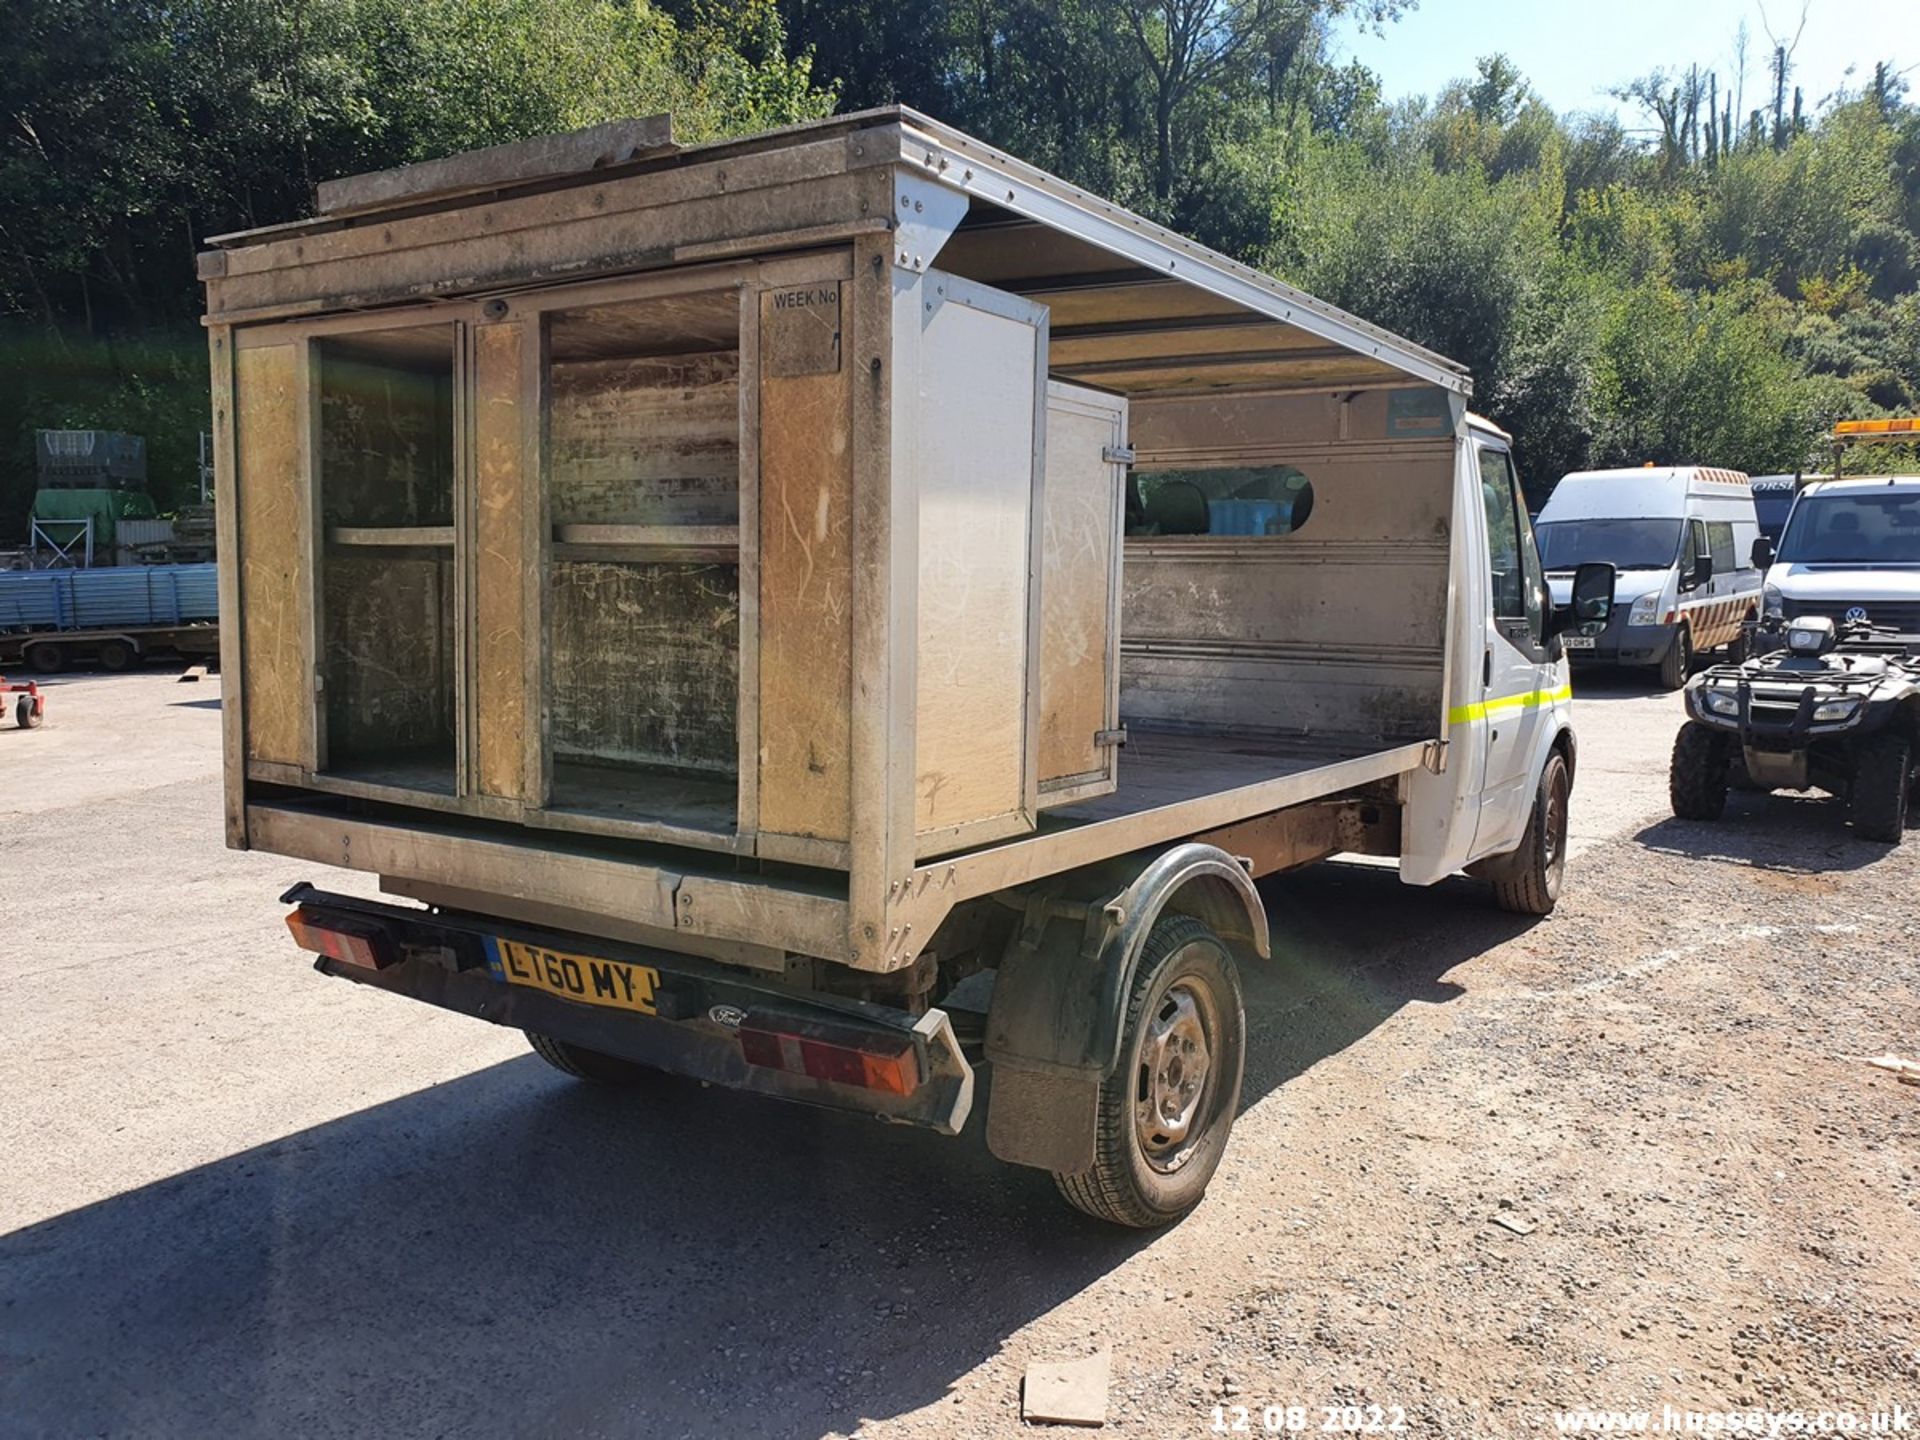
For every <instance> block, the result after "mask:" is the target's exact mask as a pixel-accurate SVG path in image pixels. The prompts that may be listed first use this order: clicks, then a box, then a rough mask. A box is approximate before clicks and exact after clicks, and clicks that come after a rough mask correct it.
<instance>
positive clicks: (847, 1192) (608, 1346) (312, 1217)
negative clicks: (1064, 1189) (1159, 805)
mask: <svg viewBox="0 0 1920 1440" xmlns="http://www.w3.org/2000/svg"><path fill="white" fill-rule="evenodd" d="M1264 888H1265V890H1266V894H1267V902H1268V905H1269V908H1270V910H1271V912H1272V914H1273V919H1274V933H1275V941H1276V955H1277V963H1276V964H1275V965H1274V966H1273V967H1271V968H1263V969H1261V970H1259V971H1257V972H1255V973H1252V974H1249V975H1248V977H1247V995H1248V1008H1249V1014H1250V1019H1251V1022H1252V1027H1253V1032H1254V1040H1253V1044H1252V1046H1251V1047H1250V1054H1249V1062H1248V1084H1247V1100H1248V1103H1249V1104H1252V1103H1254V1102H1257V1101H1258V1100H1259V1099H1261V1098H1262V1097H1265V1096H1268V1095H1272V1094H1274V1093H1275V1092H1281V1093H1284V1091H1285V1089H1286V1087H1287V1085H1288V1084H1289V1083H1290V1082H1291V1081H1293V1080H1294V1079H1295V1077H1297V1076H1299V1075H1301V1074H1302V1073H1303V1072H1304V1071H1305V1070H1307V1069H1308V1068H1309V1067H1310V1066H1311V1065H1313V1064H1314V1063H1315V1062H1316V1061H1318V1060H1319V1059H1321V1058H1322V1057H1324V1056H1326V1055H1328V1054H1331V1053H1333V1052H1335V1051H1338V1050H1341V1049H1344V1048H1345V1047H1347V1046H1350V1045H1354V1044H1356V1043H1361V1042H1362V1041H1364V1039H1365V1037H1366V1036H1367V1035H1368V1034H1369V1032H1370V1031H1372V1030H1373V1028H1374V1027H1375V1026H1377V1025H1379V1024H1380V1023H1381V1022H1382V1021H1383V1020H1385V1019H1386V1018H1387V1017H1388V1016H1390V1015H1392V1014H1394V1013H1395V1012H1396V1011H1398V1010H1399V1009H1401V1008H1402V1007H1403V1006H1405V1005H1407V1004H1409V1003H1413V1002H1440V1001H1444V1000H1447V999H1449V998H1451V997H1452V996H1454V995H1457V994H1459V993H1461V990H1460V987H1459V986H1458V985H1455V984H1450V983H1448V982H1447V981H1445V980H1444V979H1443V978H1442V977H1443V976H1445V975H1446V973H1447V972H1448V971H1449V970H1453V969H1455V968H1456V967H1458V966H1461V965H1463V964H1465V963H1466V962H1469V961H1471V960H1472V959H1473V958H1474V957H1475V956H1476V955H1478V954H1480V953H1482V952H1483V951H1485V950H1487V949H1489V948H1491V947H1492V946H1495V945H1497V944H1499V943H1500V942H1501V941H1502V940H1504V939H1506V938H1508V937H1510V936H1511V935H1513V934H1515V933H1517V932H1518V931H1519V930H1520V929H1522V928H1524V922H1522V921H1519V920H1516V919H1515V918H1514V917H1511V916H1505V915H1501V914H1499V913H1498V912H1495V911H1494V910H1492V909H1491V907H1490V906H1488V904H1487V903H1486V900H1485V891H1484V887H1481V886H1477V885H1473V884H1470V883H1468V882H1464V881H1462V882H1455V883H1450V884H1447V885H1442V886H1440V887H1437V888H1436V889H1434V890H1431V891H1415V890H1409V889H1406V888H1404V887H1402V886H1400V885H1399V883H1398V881H1397V879H1396V878H1395V877H1394V875H1393V874H1392V873H1391V872H1390V871H1381V870H1377V869H1368V868H1363V867H1354V866H1344V867H1343V866H1323V867H1319V868H1317V869H1315V870H1313V871H1310V872H1306V873H1304V874H1302V875H1300V876H1296V877H1289V878H1287V879H1284V880H1281V881H1279V882H1277V883H1272V884H1269V885H1267V886H1266V887H1264ZM312 983H322V982H320V981H319V980H318V979H317V978H316V979H315V980H314V981H313V982H312ZM394 1003H400V1002H397V1001H396V1002H394ZM316 1043H317V1044H319V1045H322V1046H324V1044H325V1041H324V1037H319V1038H317V1039H316ZM982 1114H983V1109H982V1108H979V1107H977V1108H976V1112H975V1121H974V1123H973V1124H972V1125H971V1126H970V1127H969V1131H968V1133H967V1134H966V1135H965V1136H963V1137H961V1138H960V1139H959V1140H945V1139H941V1138H939V1137H937V1136H933V1135H929V1134H923V1133H920V1132H917V1131H909V1130H900V1129H890V1128H887V1127H884V1126H881V1125H878V1124H874V1123H871V1122H866V1121H862V1120H858V1119H854V1118H849V1117H844V1116H838V1115H833V1114H828V1113H825V1112H820V1111H814V1110H808V1109H804V1108H800V1107H795V1106H784V1105H780V1104H778V1103H776V1102H771V1101H765V1100H758V1099H754V1098H750V1097H745V1096H739V1095H734V1094H732V1093H729V1092H725V1091H719V1090H702V1089H699V1088H697V1087H693V1086H687V1085H681V1084H679V1083H678V1082H669V1083H666V1084H663V1085H662V1086H660V1087H659V1088H657V1089H654V1090H649V1091H641V1092H624V1093H623V1092H614V1091H606V1090H601V1089H596V1088H594V1087H592V1086H587V1085H582V1084H579V1083H576V1082H572V1081H569V1080H567V1079H565V1078H563V1077H561V1076H559V1075H557V1074H555V1073H554V1072H552V1071H550V1070H548V1069H547V1068H546V1067H545V1066H544V1065H543V1064H542V1063H541V1062H540V1061H538V1060H536V1059H534V1058H532V1057H531V1056H529V1057H527V1058H525V1059H520V1060H513V1061H509V1062H506V1063H503V1064H498V1065H495V1066H492V1067H490V1068H488V1069H484V1070H480V1071H477V1072H475V1073H473V1074H470V1075H467V1076H464V1077H463V1078H461V1079H458V1080H455V1081H452V1082H449V1083H447V1084H443V1085H440V1086H437V1087H435V1088H432V1089H429V1090H426V1091H422V1092H419V1093H417V1094H413V1095H409V1096H406V1097H404V1098H402V1099H399V1100H395V1101H392V1102H390V1103H387V1104H382V1105H377V1106H373V1107H370V1108H368V1109H366V1110H363V1111H360V1112H358V1113H355V1114H352V1115H347V1116H344V1117H342V1118H341V1119H339V1120H336V1121H333V1122H331V1123H329V1124H325V1125H320V1126H317V1127H315V1128H313V1129H310V1130H306V1131H302V1132H299V1133H297V1134H293V1135H289V1136H288V1137H287V1138H285V1139H283V1140H279V1141H276V1142H274V1143H271V1144H267V1145H263V1146H260V1147H258V1148H256V1149H252V1150H248V1151H245V1152H243V1153H240V1154H236V1155H233V1156H229V1157H227V1158H225V1159H222V1160H219V1161H216V1162H214V1163H212V1164H208V1165H204V1166H202V1167H200V1168H198V1169H195V1170H191V1171H188V1172H186V1173H183V1174H180V1175H177V1176H174V1177H172V1178H170V1179H167V1180H164V1181H161V1182H158V1183H155V1184H151V1185H147V1186H144V1187H142V1188H139V1189H136V1190H132V1191H129V1192H127V1193H125V1194H121V1195H117V1196H114V1197H112V1198H110V1199H107V1200H103V1201H100V1202H99V1203H97V1204H93V1205H90V1206H87V1207H85V1208H82V1209H79V1210H76V1211H73V1212H70V1213H68V1214H65V1215H61V1216H58V1217H56V1218H54V1219H51V1220H48V1221H46V1222H44V1223H41V1224H37V1225H34V1226H31V1227H28V1228H26V1229H23V1230H20V1231H18V1232H16V1233H14V1234H12V1235H8V1236H6V1237H4V1238H0V1413H3V1414H5V1415H7V1416H8V1422H7V1428H8V1430H9V1431H10V1433H14V1434H40V1433H58V1434H75V1433H96V1432H111V1433H135V1434H141V1435H147V1436H153V1435H176V1434H177V1435H193V1436H196V1437H197V1436H201V1435H206V1434H215V1435H220V1434H262V1433H286V1432H289V1431H290V1432H293V1433H299V1434H303V1435H311V1434H333V1433H343V1434H344V1433H356V1434H357V1433H365V1432H367V1431H382V1432H400V1431H405V1432H408V1433H425V1434H460V1435H463V1436H475V1435H483V1436H484V1435H507V1434H511V1435H526V1434H536V1433H568V1434H623V1435H645V1436H649V1437H653V1436H661V1437H665V1436H674V1435H727V1436H738V1435H756V1436H783V1437H805V1440H810V1437H814V1436H818V1435H820V1434H822V1433H823V1432H826V1431H829V1430H843V1431H844V1430H848V1429H851V1428H853V1427H854V1426H856V1425H857V1424H858V1423H859V1421H860V1420H861V1418H863V1417H884V1416H891V1415H897V1414H900V1413H902V1412H905V1411H909V1410H913V1409H917V1408H919V1407H921V1406H925V1405H928V1404H932V1403H935V1402H939V1401H941V1400H942V1398H943V1396H944V1395H945V1393H946V1392H947V1390H948V1388H949V1387H950V1385H951V1384H952V1382H953V1381H954V1380H955V1379H956V1378H958V1377H960V1376H962V1375H964V1374H965V1373H966V1372H968V1371H969V1370H971V1369H972V1368H973V1367H975V1366H976V1365H978V1364H979V1363H981V1362H982V1361H983V1360H985V1359H987V1358H988V1357H989V1356H991V1355H992V1354H993V1353H995V1352H996V1351H997V1350H998V1349H999V1348H1000V1347H1001V1346H1002V1345H1003V1344H1004V1343H1005V1342H1006V1340H1007V1338H1008V1337H1009V1336H1010V1335H1012V1334H1013V1333H1014V1332H1015V1331H1016V1330H1018V1329H1019V1328H1020V1327H1021V1326H1023V1325H1025V1324H1026V1323H1027V1322H1029V1321H1030V1320H1032V1319H1034V1318H1035V1317H1037V1316H1039V1315H1042V1314H1044V1313H1045V1312H1047V1311H1048V1310H1050V1309H1051V1308H1053V1307H1054V1306H1056V1305H1058V1304H1059V1303H1060V1302H1062V1301H1063V1300H1065V1299H1067V1298H1068V1297H1069V1296H1071V1295H1073V1294H1075V1293H1076V1292H1078V1291H1080V1290H1082V1289H1083V1288H1085V1287H1086V1286H1087V1285H1088V1284H1090V1283H1091V1282H1092V1281H1093V1280H1095V1279H1096V1278H1098V1277H1099V1276H1101V1275H1103V1274H1105V1273H1106V1272H1108V1271H1109V1270H1111V1269H1113V1268H1114V1267H1116V1266H1118V1265H1120V1264H1121V1263H1123V1262H1124V1261H1125V1260H1126V1259H1127V1258H1128V1257H1129V1256H1130V1255H1132V1254H1134V1253H1135V1252H1136V1251H1137V1250H1139V1249H1140V1248H1142V1247H1143V1246H1145V1245H1147V1244H1150V1243H1151V1237H1149V1236H1144V1235H1140V1234H1137V1233H1132V1232H1126V1231H1120V1230H1114V1229H1110V1228H1107V1227H1105V1226H1102V1225H1100V1224H1097V1223H1095V1222H1092V1221H1089V1220H1086V1219H1084V1218H1082V1217H1080V1216H1078V1215H1076V1214H1074V1213H1073V1212H1071V1211H1069V1210H1067V1209H1066V1208H1065V1207H1064V1206H1063V1205H1062V1204H1061V1203H1060V1202H1059V1201H1058V1199H1057V1198H1056V1197H1055V1195H1054V1192H1053V1187H1052V1185H1051V1184H1050V1182H1049V1181H1048V1179H1047V1177H1046V1176H1045V1175H1043V1174H1040V1173H1038V1172H1034V1171H1027V1170H1019V1169H1013V1168H1009V1167H1006V1166H1002V1165H1000V1164H999V1163H998V1162H996V1161H994V1160H993V1159H992V1158H991V1157H990V1156H989V1155H988V1154H987V1153H986V1150H985V1147H984V1144H983V1143H982V1141H981V1138H980V1130H981V1125H980V1123H979V1120H980V1117H981V1115H982ZM1009 1398H1013V1397H1009ZM1009 1413H1011V1412H1009Z"/></svg>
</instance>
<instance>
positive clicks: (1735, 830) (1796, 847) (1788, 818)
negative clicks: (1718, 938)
mask: <svg viewBox="0 0 1920 1440" xmlns="http://www.w3.org/2000/svg"><path fill="white" fill-rule="evenodd" d="M1633 838H1634V840H1635V841H1636V842H1637V843H1639V844H1641V845H1644V846H1646V847H1647V848H1648V849H1649V850H1654V851H1657V852H1659V853H1661V854H1663V855H1674V856H1678V857H1682V858H1684V859H1688V860H1718V861H1721V862H1722V863H1725V864H1729V865H1750V866H1752V867H1754V868H1755V869H1758V870H1774V871H1779V872H1782V873H1786V874H1806V875H1819V874H1830V873H1834V872H1840V871H1847V870H1860V869H1863V868H1865V867H1866V866H1868V865H1872V864H1873V863H1875V862H1876V861H1879V860H1883V859H1885V858H1886V857H1887V856H1888V855H1889V854H1891V853H1892V851H1891V849H1890V847H1888V846H1886V845H1881V844H1877V843H1875V842H1873V841H1869V840H1857V839H1855V838H1854V834H1853V831H1852V830H1851V829H1850V828H1849V827H1848V825H1847V802H1846V801H1845V800H1843V799H1840V798H1839V797H1837V796H1833V795H1828V794H1825V793H1824V792H1818V791H1816V792H1814V793H1811V794H1799V793H1795V792H1781V793H1778V794H1772V795H1768V794H1762V793H1759V792H1755V791H1740V790H1736V791H1733V792H1732V793H1731V794H1729V795H1728V796H1727V813H1726V815H1725V816H1724V817H1723V818H1722V819H1720V820H1717V821H1714V822H1712V823H1702V822H1700V821H1694V820H1677V819H1672V818H1668V819H1665V820H1657V821H1655V822H1654V823H1653V824H1651V825H1649V826H1647V827H1646V828H1645V829H1644V830H1641V831H1640V832H1639V833H1638V834H1637V835H1635V836H1634V837H1633Z"/></svg>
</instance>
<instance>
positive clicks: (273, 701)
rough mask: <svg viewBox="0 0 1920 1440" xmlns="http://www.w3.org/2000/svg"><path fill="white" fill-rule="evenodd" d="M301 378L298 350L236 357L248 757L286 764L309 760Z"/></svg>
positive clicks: (267, 349)
mask: <svg viewBox="0 0 1920 1440" xmlns="http://www.w3.org/2000/svg"><path fill="white" fill-rule="evenodd" d="M297 376H298V366H297V356H296V354H295V347H294V346H292V345H264V346H258V347H254V348H250V349H243V350H239V351H237V352H236V353H235V355H234V417H235V432H236V434H235V441H236V446H235V448H236V452H237V453H236V463H237V473H238V477H239V485H238V490H239V497H240V504H239V517H240V603H241V617H242V619H241V645H242V654H243V657H244V659H243V662H242V669H243V672H244V679H245V694H246V710H247V713H246V745H247V756H248V758H249V759H252V760H265V761H271V762H273V763H276V764H281V765H299V764H303V763H305V758H306V756H305V750H306V735H307V730H308V725H309V723H310V720H309V716H310V714H311V711H310V710H309V708H308V705H309V702H308V690H307V675H308V667H307V666H306V665H305V664H304V663H303V661H302V658H301V657H302V649H303V646H304V643H305V642H304V640H303V637H302V625H301V619H300V613H301V612H300V605H299V601H298V599H297V597H298V595H299V591H300V588H301V587H302V586H303V585H306V584H307V583H309V581H308V574H307V571H308V567H307V566H306V565H305V564H304V563H303V561H302V555H301V548H300V537H301V527H300V526H299V524H298V518H299V516H298V511H299V485H298V477H299V470H300V425H299V405H298V403H297V396H296V394H295V387H296V384H297Z"/></svg>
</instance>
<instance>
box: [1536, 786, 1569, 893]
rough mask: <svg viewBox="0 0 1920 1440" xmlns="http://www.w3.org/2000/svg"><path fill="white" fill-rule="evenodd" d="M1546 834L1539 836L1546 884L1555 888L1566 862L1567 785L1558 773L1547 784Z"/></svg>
mask: <svg viewBox="0 0 1920 1440" xmlns="http://www.w3.org/2000/svg"><path fill="white" fill-rule="evenodd" d="M1546 820H1547V823H1546V826H1545V829H1546V834H1545V835H1544V836H1543V837H1542V838H1541V852H1542V859H1543V860H1544V861H1545V864H1544V866H1543V867H1542V868H1543V869H1544V870H1545V871H1546V876H1547V884H1548V885H1549V886H1551V887H1552V888H1554V889H1555V890H1557V889H1558V888H1559V886H1560V873H1561V871H1562V870H1564V869H1565V868H1566V864H1567V786H1566V783H1565V782H1564V780H1562V778H1561V777H1560V776H1559V775H1555V776H1554V779H1553V783H1552V784H1551V785H1549V786H1547V816H1546Z"/></svg>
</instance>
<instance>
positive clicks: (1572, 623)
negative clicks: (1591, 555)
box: [1553, 561, 1620, 635]
mask: <svg viewBox="0 0 1920 1440" xmlns="http://www.w3.org/2000/svg"><path fill="white" fill-rule="evenodd" d="M1619 578H1620V577H1619V572H1618V571H1616V570H1615V569H1614V567H1613V566H1611V565H1608V564H1606V563H1605V562H1603V561H1590V562H1588V563H1587V564H1585V565H1582V566H1581V567H1580V568H1579V569H1577V570H1575V571H1574V572H1573V592H1572V594H1571V595H1570V596H1569V597H1568V604H1567V608H1566V609H1564V610H1558V611H1555V612H1554V617H1553V629H1554V633H1555V634H1556V635H1558V634H1564V633H1566V632H1567V631H1569V630H1577V631H1598V630H1600V629H1602V628H1603V627H1604V626H1605V625H1606V623H1607V621H1609V620H1610V619H1612V618H1613V591H1614V586H1615V585H1617V584H1618V583H1619Z"/></svg>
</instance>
